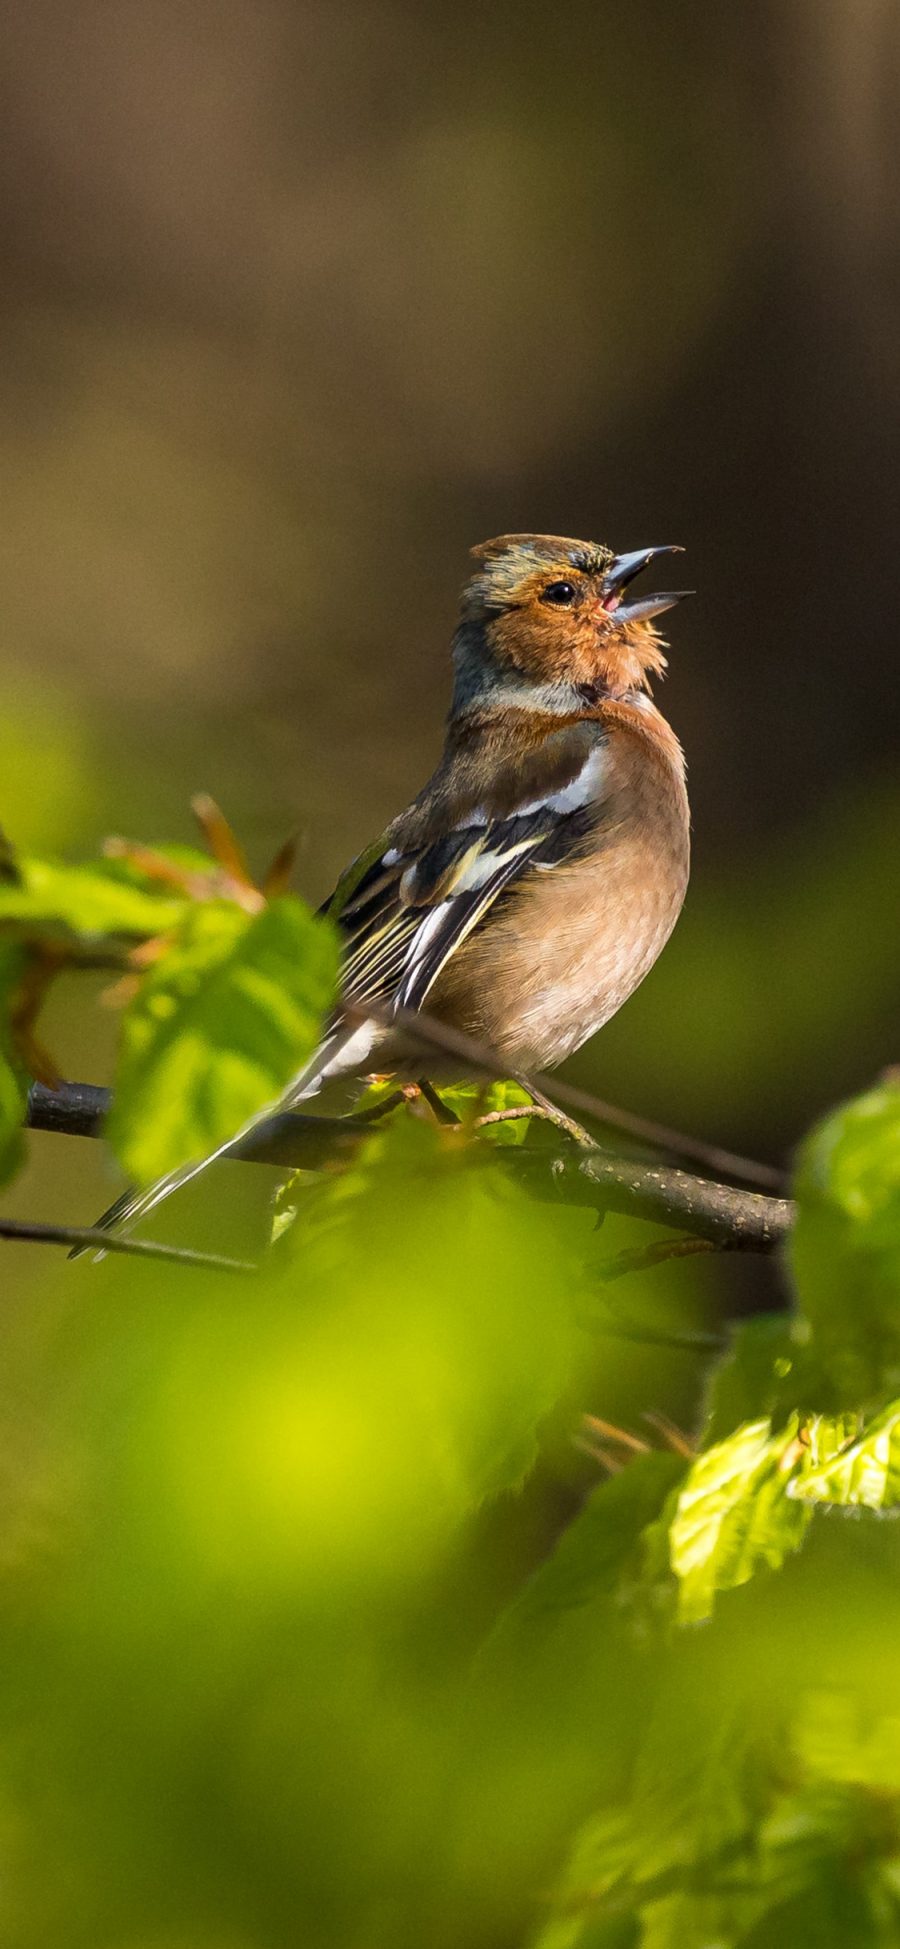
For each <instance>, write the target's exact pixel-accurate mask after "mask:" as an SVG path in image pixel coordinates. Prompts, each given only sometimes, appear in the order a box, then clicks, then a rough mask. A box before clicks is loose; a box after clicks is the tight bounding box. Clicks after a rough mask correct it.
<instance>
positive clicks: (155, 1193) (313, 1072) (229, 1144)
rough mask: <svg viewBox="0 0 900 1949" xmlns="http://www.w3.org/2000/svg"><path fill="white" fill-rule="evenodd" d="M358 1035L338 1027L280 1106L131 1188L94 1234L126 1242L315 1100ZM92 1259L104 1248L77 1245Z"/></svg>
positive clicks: (266, 1108)
mask: <svg viewBox="0 0 900 1949" xmlns="http://www.w3.org/2000/svg"><path fill="white" fill-rule="evenodd" d="M354 1033H358V1031H354V1030H353V1029H352V1028H350V1027H348V1026H347V1025H346V1024H342V1023H338V1024H336V1025H335V1027H334V1028H333V1029H331V1030H330V1031H329V1033H328V1035H327V1036H325V1038H324V1040H323V1041H322V1042H321V1043H320V1045H319V1048H318V1049H317V1050H316V1053H315V1055H314V1056H312V1057H311V1058H310V1060H309V1062H308V1063H306V1064H305V1065H304V1067H303V1069H301V1070H300V1071H299V1072H298V1074H297V1075H296V1076H295V1077H294V1080H293V1082H292V1083H289V1084H288V1087H287V1089H286V1090H285V1091H284V1092H283V1094H282V1095H281V1096H280V1097H279V1098H278V1100H277V1102H273V1103H266V1104H264V1105H263V1108H262V1109H261V1110H256V1111H255V1112H254V1114H253V1116H252V1117H248V1118H247V1121H246V1123H244V1124H242V1125H241V1128H240V1130H237V1131H235V1134H234V1136H233V1137H229V1138H227V1139H226V1141H225V1143H224V1144H219V1145H218V1146H217V1148H216V1149H215V1150H212V1151H209V1152H208V1154H207V1156H206V1157H200V1158H196V1159H195V1160H194V1162H193V1163H191V1164H181V1165H179V1167H178V1169H177V1170H175V1171H168V1172H167V1173H166V1176H165V1177H162V1178H157V1179H156V1182H155V1183H154V1184H148V1185H145V1186H144V1188H143V1190H141V1189H139V1188H135V1187H134V1186H130V1187H129V1188H128V1189H127V1190H125V1191H123V1192H122V1193H121V1194H120V1196H119V1197H118V1198H117V1199H116V1200H115V1203H114V1204H111V1205H110V1206H109V1209H108V1211H104V1212H103V1213H101V1216H100V1217H99V1218H98V1219H97V1220H96V1221H95V1229H96V1230H97V1231H101V1232H115V1233H116V1235H117V1237H119V1238H127V1237H128V1235H129V1233H130V1232H132V1231H133V1230H134V1227H135V1225H137V1224H138V1223H139V1222H140V1220H141V1219H142V1218H146V1217H147V1216H148V1215H149V1213H150V1212H151V1211H155V1210H156V1209H157V1206H158V1205H161V1204H164V1203H165V1201H166V1199H167V1198H170V1197H171V1195H172V1193H173V1191H181V1190H183V1189H184V1187H185V1185H187V1184H192V1183H193V1181H194V1179H195V1178H199V1177H202V1175H203V1173H204V1171H208V1170H209V1167H210V1165H211V1164H218V1163H219V1162H220V1161H221V1159H222V1158H223V1157H231V1156H233V1155H234V1153H235V1152H236V1151H238V1150H239V1149H240V1146H241V1145H242V1144H243V1143H244V1142H245V1141H246V1139H247V1138H248V1137H249V1136H250V1135H251V1133H252V1132H253V1131H254V1130H256V1129H257V1128H258V1126H259V1125H260V1124H261V1123H265V1121H266V1119H267V1117H271V1116H272V1115H273V1114H274V1113H275V1111H277V1110H289V1109H292V1108H293V1105H294V1104H295V1103H298V1102H299V1101H300V1100H301V1098H302V1097H306V1096H314V1095H315V1093H316V1091H317V1090H318V1089H319V1088H320V1086H321V1084H322V1082H323V1081H324V1079H325V1076H326V1075H327V1074H328V1073H329V1072H330V1071H331V1069H332V1067H335V1068H339V1067H340V1059H341V1055H342V1053H343V1051H344V1050H345V1049H346V1047H347V1044H348V1043H349V1042H350V1040H351V1038H352V1037H353V1035H354ZM87 1253H93V1254H94V1257H95V1259H96V1260H97V1261H98V1262H99V1260H100V1259H102V1258H103V1257H104V1253H103V1247H102V1245H98V1246H92V1245H75V1246H73V1248H72V1250H71V1252H70V1253H69V1258H70V1259H80V1258H82V1257H83V1256H84V1255H85V1254H87Z"/></svg>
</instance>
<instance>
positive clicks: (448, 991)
mask: <svg viewBox="0 0 900 1949" xmlns="http://www.w3.org/2000/svg"><path fill="white" fill-rule="evenodd" d="M653 717H654V718H655V719H656V722H657V724H659V725H662V720H661V719H659V718H658V717H657V714H656V713H655V712H654V713H653ZM663 730H664V731H665V732H666V733H667V737H661V736H660V735H659V733H658V732H657V731H656V730H655V727H654V725H653V724H652V723H650V724H649V725H648V726H647V728H646V730H645V727H644V726H643V725H642V724H640V723H637V724H636V725H634V726H633V725H632V724H631V722H630V721H626V722H625V723H618V724H616V723H614V724H613V725H612V726H611V727H610V733H609V738H608V742H607V744H606V746H605V750H606V754H607V758H608V768H607V772H606V792H605V795H604V800H603V803H602V805H598V819H597V826H596V829H595V831H594V833H593V834H592V836H591V838H590V839H589V840H588V842H587V844H586V846H585V848H584V850H583V851H582V853H581V854H580V856H578V857H577V858H575V859H573V860H572V861H571V862H570V863H560V864H557V865H555V866H553V867H552V868H550V869H549V870H545V871H541V869H540V868H537V869H534V870H533V871H532V872H531V873H529V874H528V875H527V876H525V877H524V878H523V880H522V882H521V883H520V885H519V886H518V887H517V888H516V889H515V891H514V892H513V893H511V895H510V897H509V899H508V901H507V903H506V904H505V906H504V908H503V909H502V910H501V911H500V912H499V913H497V914H496V915H495V916H494V917H492V919H491V922H490V924H489V925H487V926H485V927H484V928H483V929H480V930H478V932H476V934H474V935H473V936H472V937H471V940H470V941H469V942H468V943H466V946H465V949H464V950H463V951H461V952H460V953H459V954H458V955H457V956H454V958H453V960H452V961H451V962H450V964H449V966H448V968H447V970H446V975H445V976H444V977H442V978H441V980H439V982H438V983H436V985H435V989H434V991H433V993H432V996H431V997H430V998H429V1007H432V1008H433V1009H434V1012H435V1013H436V1014H440V1015H441V1016H443V1017H444V1019H446V1020H452V1021H453V1022H454V1023H455V1024H456V1025H457V1026H458V1027H460V1028H463V1029H465V1030H466V1031H467V1032H468V1033H469V1034H472V1035H476V1036H478V1037H479V1038H480V1039H482V1040H483V1041H485V1042H488V1043H489V1044H490V1045H491V1047H492V1048H494V1049H496V1050H497V1052H498V1053H499V1054H501V1055H503V1056H504V1057H506V1058H508V1059H509V1061H510V1066H511V1067H514V1068H519V1069H535V1068H537V1069H542V1068H546V1067H550V1066H552V1065H553V1064H555V1063H558V1062H562V1061H563V1060H564V1058H565V1057H566V1056H567V1055H570V1054H571V1053H572V1051H573V1050H574V1049H577V1048H578V1047H579V1046H580V1045H581V1043H582V1042H584V1041H586V1040H587V1038H588V1037H589V1036H590V1035H593V1033H594V1032H595V1030H596V1029H599V1028H601V1027H602V1025H603V1023H604V1022H608V1021H609V1019H610V1017H611V1016H612V1015H614V1014H615V1013H616V1010H617V1009H618V1008H620V1007H621V1006H622V1003H623V1002H624V1001H627V999H628V997H629V995H631V994H632V993H633V992H634V990H635V988H636V987H637V986H638V984H639V982H641V981H642V980H643V978H644V976H645V975H646V974H647V973H648V971H649V969H650V968H651V967H652V966H653V963H654V961H655V960H656V958H657V955H658V954H659V953H660V951H661V949H662V948H663V947H664V945H665V943H666V941H667V940H668V938H669V935H670V934H671V932H672V929H673V927H674V925H675V922H676V920H677V919H678V915H679V913H680V911H681V906H682V903H683V900H684V895H685V890H686V887H687V881H688V870H689V814H688V804H687V794H686V791H685V785H684V772H683V765H682V762H681V754H680V751H679V749H678V745H677V743H676V741H675V739H674V737H673V736H672V734H671V733H668V727H665V726H663Z"/></svg>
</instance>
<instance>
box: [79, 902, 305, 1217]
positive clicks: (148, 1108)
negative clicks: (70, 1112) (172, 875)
mask: <svg viewBox="0 0 900 1949" xmlns="http://www.w3.org/2000/svg"><path fill="white" fill-rule="evenodd" d="M336 979H337V946H336V941H335V936H334V932H333V929H332V928H331V926H330V924H328V923H327V922H325V921H321V920H317V919H316V918H315V917H314V915H312V914H311V913H310V912H309V909H308V908H307V907H305V906H304V905H303V903H302V902H301V901H300V900H298V899H296V898H295V897H294V896H292V895H286V896H285V897H284V898H283V899H281V900H276V901H273V902H272V903H271V905H269V906H268V907H266V908H265V909H264V910H263V912H262V913H260V914H257V915H256V916H253V917H251V916H249V915H248V914H246V913H245V912H244V911H243V910H242V909H241V908H239V907H237V906H234V905H232V904H230V903H229V902H226V901H210V902H208V903H204V904H202V905H197V906H194V907H192V908H190V909H189V910H188V911H187V913H186V914H185V916H184V919H183V920H182V923H181V925H180V928H179V930H178V932H177V934H176V937H175V939H174V941H173V944H172V947H171V949H170V950H169V952H168V953H167V954H165V955H164V957H163V958H162V959H161V960H160V961H159V962H158V963H157V965H156V966H155V967H154V968H153V969H152V970H151V971H150V973H149V974H148V975H147V976H146V978H145V980H144V981H143V982H142V984H141V987H140V989H139V991H138V994H137V996H136V997H135V1000H134V1001H133V1003H132V1004H131V1006H130V1008H129V1009H128V1010H127V1012H126V1014H125V1016H124V1018H123V1023H122V1049H121V1058H120V1064H119V1071H118V1076H117V1080H116V1093H115V1104H114V1109H113V1112H112V1115H111V1117H110V1120H109V1127H108V1134H109V1140H110V1143H111V1144H112V1146H113V1149H114V1150H115V1152H116V1155H117V1156H118V1158H119V1160H120V1162H121V1163H122V1164H123V1165H124V1167H125V1169H126V1171H128V1173H129V1174H130V1175H131V1176H132V1177H133V1178H135V1179H137V1180H138V1181H141V1182H143V1181H146V1180H149V1179H152V1178H154V1177H157V1176H159V1175H161V1174H162V1173H163V1172H165V1171H168V1170H171V1169H172V1168H173V1167H174V1166H176V1165H178V1164H183V1163H185V1162H187V1161H188V1160H190V1159H192V1158H197V1157H202V1156H204V1155H205V1153H206V1152H207V1151H209V1150H214V1149H215V1147H216V1145H217V1144H220V1143H222V1142H224V1141H225V1140H226V1139H227V1138H228V1137H229V1136H232V1135H233V1134H234V1133H235V1132H236V1131H237V1130H238V1129H240V1127H241V1125H242V1124H243V1123H245V1122H246V1120H247V1119H248V1117H251V1116H252V1115H253V1114H254V1112H255V1111H257V1110H259V1109H261V1108H263V1106H264V1105H265V1104H267V1103H269V1102H272V1101H274V1100H275V1099H276V1098H277V1097H278V1096H279V1094H280V1093H281V1091H282V1090H283V1089H284V1088H285V1086H286V1085H287V1084H288V1083H289V1082H290V1080H291V1078H292V1077H293V1076H294V1075H295V1074H296V1072H297V1071H298V1069H300V1068H301V1067H302V1065H303V1063H304V1062H305V1061H306V1059H307V1058H308V1056H309V1055H310V1054H311V1053H312V1051H313V1050H314V1048H315V1046H316V1043H317V1041H318V1039H319V1036H320V1034H321V1031H322V1025H323V1021H324V1018H325V1016H326V1014H327V1012H328V1010H329V1008H330V1007H331V1004H332V1002H333V1000H334V994H335V986H336Z"/></svg>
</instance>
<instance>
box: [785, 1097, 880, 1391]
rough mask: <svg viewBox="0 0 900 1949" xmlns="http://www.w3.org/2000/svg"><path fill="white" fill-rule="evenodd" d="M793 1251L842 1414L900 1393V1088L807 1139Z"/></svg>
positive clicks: (860, 1102)
mask: <svg viewBox="0 0 900 1949" xmlns="http://www.w3.org/2000/svg"><path fill="white" fill-rule="evenodd" d="M796 1193H797V1203H798V1217H797V1224H796V1227H795V1229H794V1232H793V1234H792V1237H791V1241H790V1245H789V1252H790V1260H791V1265H792V1268H793V1273H794V1278H795V1280H796V1284H797V1292H798V1297H799V1301H800V1306H801V1308H802V1311H803V1313H804V1314H805V1316H806V1318H807V1319H808V1321H809V1322H810V1324H811V1326H812V1329H813V1334H814V1342H815V1347H816V1351H817V1354H818V1357H819V1359H820V1361H821V1362H822V1364H823V1367H824V1368H825V1369H827V1372H828V1374H829V1376H830V1379H831V1386H832V1392H833V1400H832V1402H830V1403H827V1405H834V1406H835V1407H854V1408H856V1407H863V1406H865V1405H868V1404H872V1405H875V1406H880V1404H881V1403H882V1402H883V1401H884V1399H885V1397H886V1396H887V1398H888V1399H890V1398H892V1397H893V1396H896V1395H898V1394H900V1082H898V1081H896V1080H888V1081H886V1082H883V1083H881V1084H879V1085H878V1087H877V1088H876V1089H873V1090H870V1091H869V1092H868V1093H867V1094H866V1095H865V1096H861V1097H859V1098H857V1100H856V1101H855V1102H853V1103H850V1104H847V1105H846V1106H845V1107H844V1108H842V1109H840V1110H837V1111H835V1113H834V1114H833V1115H832V1116H830V1117H828V1118H827V1119H826V1120H825V1122H824V1123H822V1124H820V1125H819V1127H818V1129H816V1130H815V1131H814V1132H813V1133H812V1135H811V1136H810V1137H809V1138H808V1139H807V1142H806V1144H805V1145H804V1147H803V1151H802V1153H801V1158H800V1165H799V1169H798V1173H797V1184H796Z"/></svg>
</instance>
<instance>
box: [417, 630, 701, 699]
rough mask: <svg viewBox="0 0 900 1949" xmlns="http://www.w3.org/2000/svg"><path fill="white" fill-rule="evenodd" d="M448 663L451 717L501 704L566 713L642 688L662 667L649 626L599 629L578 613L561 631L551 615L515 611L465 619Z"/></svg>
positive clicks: (662, 655)
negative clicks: (450, 665) (451, 676)
mask: <svg viewBox="0 0 900 1949" xmlns="http://www.w3.org/2000/svg"><path fill="white" fill-rule="evenodd" d="M572 622H575V619H572ZM453 663H454V670H455V683H454V691H453V701H452V705H451V713H450V714H451V718H455V717H459V716H461V715H462V714H464V713H468V712H470V711H472V710H473V709H474V710H478V709H479V708H481V707H484V706H487V707H488V708H492V707H496V706H498V705H502V704H509V705H510V706H513V707H515V706H518V707H520V708H523V707H525V708H527V707H532V708H534V709H537V710H539V711H541V712H547V713H553V714H554V715H563V716H568V715H570V714H571V713H572V712H574V711H577V710H578V709H579V708H590V707H591V706H592V705H593V704H596V703H599V702H601V701H602V699H604V698H626V697H629V696H633V695H634V694H635V693H640V692H644V693H647V692H649V688H650V684H649V680H650V678H651V677H653V676H662V674H663V672H664V670H665V668H666V658H665V651H664V645H663V642H662V639H661V637H660V636H659V635H658V634H657V632H656V631H655V630H654V629H653V628H652V627H651V625H650V624H649V623H641V622H636V623H624V624H622V625H620V626H619V627H618V628H609V629H604V628H603V626H602V625H601V626H600V627H599V628H598V627H597V625H596V623H595V622H592V621H590V620H589V619H587V618H584V619H578V621H577V623H576V624H575V627H574V628H573V627H571V626H570V627H569V628H568V629H566V630H565V631H564V632H563V631H561V630H560V627H559V619H558V618H557V617H555V616H554V615H553V614H552V613H550V612H548V611H544V612H543V613H541V611H540V610H538V611H537V613H534V612H533V611H530V610H521V609H507V610H503V611H501V612H500V613H499V614H497V615H493V616H485V617H478V618H476V617H472V618H470V619H464V620H463V621H462V622H461V623H460V625H459V628H458V629H457V632H456V635H455V637H454V639H453Z"/></svg>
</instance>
